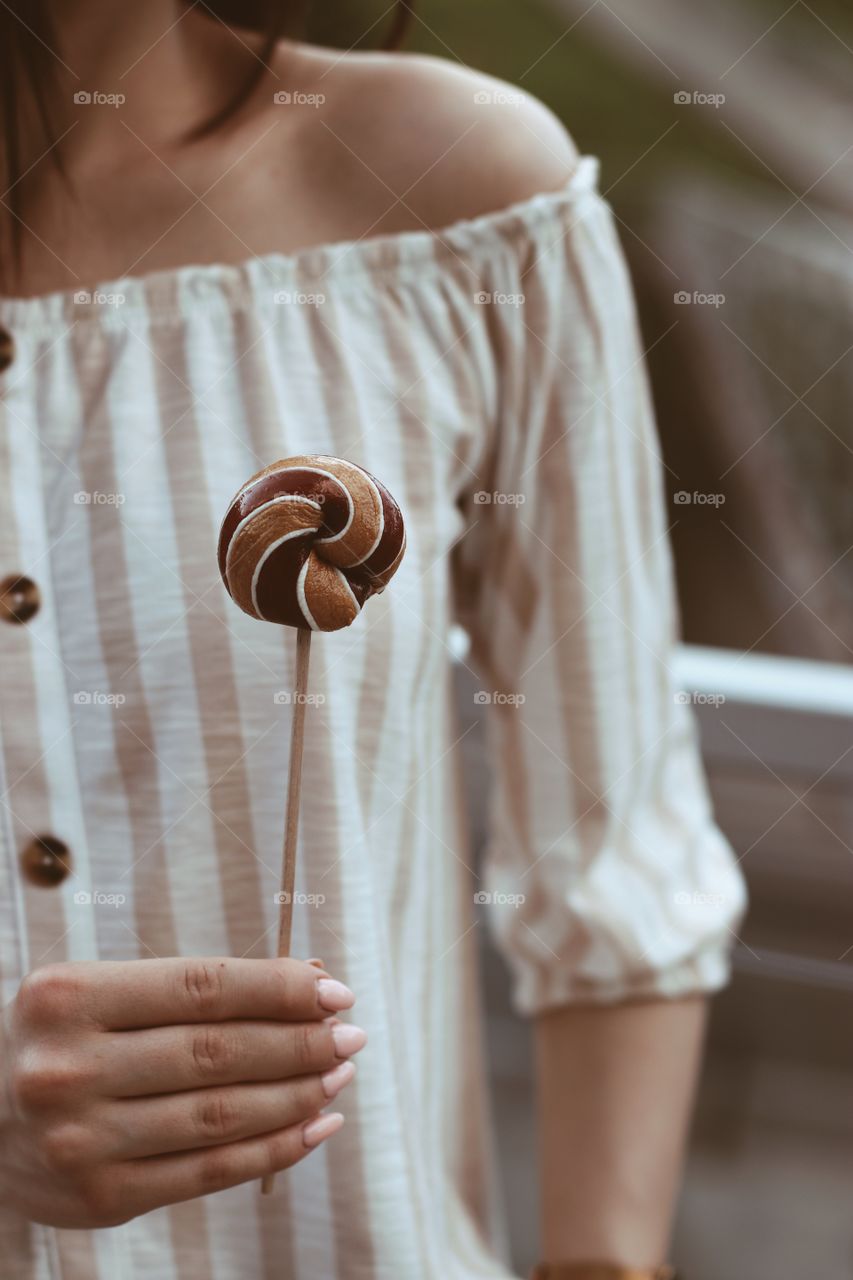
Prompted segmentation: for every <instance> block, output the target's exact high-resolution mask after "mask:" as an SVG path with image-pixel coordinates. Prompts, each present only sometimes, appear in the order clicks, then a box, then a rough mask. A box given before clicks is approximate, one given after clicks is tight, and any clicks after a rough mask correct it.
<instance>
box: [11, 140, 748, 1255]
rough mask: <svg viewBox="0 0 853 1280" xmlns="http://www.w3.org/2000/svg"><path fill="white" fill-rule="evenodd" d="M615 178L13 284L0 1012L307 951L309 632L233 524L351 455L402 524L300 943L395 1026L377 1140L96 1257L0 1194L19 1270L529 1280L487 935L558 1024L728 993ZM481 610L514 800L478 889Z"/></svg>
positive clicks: (104, 1242)
mask: <svg viewBox="0 0 853 1280" xmlns="http://www.w3.org/2000/svg"><path fill="white" fill-rule="evenodd" d="M596 183H597V166H596V163H595V161H594V160H590V159H587V160H584V161H583V162H582V163H581V164H580V167H579V168H578V170H577V172H576V173H575V175H574V177H573V178H572V180H571V182H570V183H569V185H568V186H567V187H566V188H565V189H564V190H562V191H560V192H557V193H553V194H542V195H539V196H536V197H534V198H533V199H531V200H529V201H526V202H525V203H522V204H519V205H516V206H514V207H512V208H509V209H506V210H503V211H500V212H497V213H494V214H490V215H487V216H485V217H481V218H478V219H476V220H474V221H469V222H465V223H461V224H458V225H456V226H454V227H452V228H450V229H448V230H447V231H446V232H444V233H442V234H440V235H432V234H430V233H427V232H413V233H405V234H401V235H395V236H388V237H383V238H379V239H374V240H367V241H362V242H359V243H356V244H351V245H339V246H332V247H321V248H315V249H310V250H307V251H305V252H303V253H299V254H297V255H295V256H293V257H283V256H279V255H269V256H265V257H263V258H259V259H254V260H251V261H248V262H246V263H245V264H244V265H241V266H199V267H196V266H189V267H186V268H183V269H181V270H177V271H166V272H161V273H157V274H154V275H152V276H149V277H146V278H142V279H132V280H124V281H121V282H118V283H115V284H111V285H104V286H103V287H102V289H101V290H99V291H98V293H97V294H95V295H93V296H92V297H91V298H89V299H85V298H84V299H82V300H81V299H79V298H75V295H73V294H56V295H51V296H47V297H40V298H35V299H27V300H6V301H2V302H0V323H2V325H3V326H4V327H5V329H6V330H7V331H8V333H9V334H10V335H11V352H12V356H13V359H12V362H11V364H10V366H9V367H8V368H7V369H6V370H5V372H4V373H3V374H2V377H0V396H2V399H0V578H2V579H3V580H4V581H5V582H6V597H5V598H6V599H7V602H8V600H12V601H13V605H11V606H7V608H6V611H5V614H4V616H3V618H2V619H0V797H2V806H0V974H2V993H3V998H4V1001H9V1000H12V999H13V998H14V996H15V992H16V989H17V986H18V983H19V982H20V979H21V977H22V975H23V974H24V973H26V972H27V971H28V970H29V969H31V968H34V967H36V966H38V965H41V964H44V963H47V962H51V961H60V960H71V961H73V960H84V959H85V960H92V959H98V958H101V959H107V958H109V959H115V960H136V959H144V958H145V957H150V956H172V955H217V954H228V955H234V956H265V955H270V954H272V953H273V951H274V946H275V923H276V918H277V906H276V903H275V894H276V890H277V887H278V876H279V861H280V844H281V832H282V809H283V792H284V779H285V776H286V767H287V750H288V736H289V735H288V729H289V722H290V714H291V709H290V707H289V706H288V705H287V702H286V700H283V699H282V697H281V694H282V693H285V694H286V691H287V690H288V689H289V687H290V683H291V680H292V677H293V659H294V633H293V632H292V631H285V630H282V629H279V628H276V627H273V626H270V625H265V624H263V623H259V622H256V621H254V620H252V619H250V618H248V617H246V616H244V615H243V614H242V613H240V612H239V611H238V610H236V609H235V607H234V605H233V604H232V603H231V601H230V600H229V599H228V597H227V595H226V593H225V591H224V589H223V587H222V585H221V582H220V578H219V573H218V570H217V563H216V555H215V551H216V537H217V530H218V525H219V521H220V519H221V517H222V515H223V513H224V511H225V508H226V506H227V503H228V500H229V499H230V497H231V495H232V493H233V492H234V490H235V488H236V487H237V485H238V484H240V483H241V482H242V481H243V480H245V479H246V478H247V477H248V476H249V475H250V474H252V473H253V472H254V471H256V470H258V469H259V468H260V467H262V466H264V465H266V464H267V463H269V462H271V461H274V460H275V459H276V458H279V457H283V456H287V455H291V454H302V453H328V454H336V455H340V456H342V457H347V458H351V459H352V460H353V461H356V462H358V463H360V464H361V465H363V466H365V467H367V468H368V470H370V471H372V472H374V473H375V474H377V475H378V476H380V477H381V478H382V480H383V481H384V482H385V483H386V484H387V485H388V487H389V488H390V490H391V491H392V492H393V493H394V494H395V496H396V497H397V498H398V500H399V501H400V504H401V506H402V508H403V510H404V513H405V516H406V520H407V525H408V537H409V545H408V553H407V556H406V560H405V563H404V565H403V567H402V569H401V570H400V572H399V574H398V575H397V578H396V579H395V581H394V583H393V584H392V586H391V588H389V590H388V591H387V592H386V593H385V594H384V595H382V596H381V597H379V598H378V599H375V600H373V601H371V603H370V605H369V606H368V607H367V609H366V610H365V613H364V615H363V616H362V617H361V618H360V619H359V620H358V621H357V622H356V623H355V624H354V625H353V626H352V628H351V629H349V630H347V631H344V632H340V633H337V634H334V635H320V636H318V637H316V638H315V642H314V647H313V655H312V676H311V691H312V693H313V694H314V695H315V705H313V706H311V707H310V708H309V715H310V719H309V727H308V733H307V742H306V757H305V793H304V797H303V815H302V830H301V853H300V869H299V878H298V889H299V894H300V900H299V901H298V903H297V908H296V921H295V937H294V953H295V954H297V955H302V956H306V957H307V956H311V955H319V956H322V957H324V959H325V961H326V964H327V966H328V968H329V969H330V970H331V972H332V973H333V974H334V975H335V976H337V977H339V978H341V979H343V980H344V981H346V982H347V983H349V984H350V985H351V986H352V987H353V988H354V990H355V991H356V993H357V995H358V1006H357V1015H358V1020H359V1022H360V1024H361V1025H363V1026H364V1027H365V1028H366V1029H367V1031H368V1033H369V1035H370V1043H369V1045H368V1048H367V1049H366V1050H365V1052H364V1054H363V1055H362V1057H361V1059H360V1063H359V1065H360V1070H359V1076H358V1082H357V1084H356V1085H355V1086H353V1088H352V1089H351V1091H349V1092H348V1093H347V1094H346V1095H344V1097H343V1099H342V1109H343V1110H344V1111H345V1113H346V1117H347V1124H346V1126H345V1128H344V1129H343V1131H342V1133H341V1134H340V1135H339V1136H338V1137H336V1138H335V1139H334V1140H333V1141H332V1142H330V1143H329V1144H328V1145H327V1146H326V1147H325V1148H323V1149H321V1150H320V1151H318V1152H317V1153H315V1154H313V1155H311V1156H310V1157H309V1158H308V1159H307V1160H306V1161H305V1162H304V1163H303V1164H301V1165H300V1166H299V1167H298V1168H296V1169H295V1170H293V1171H292V1172H290V1173H289V1174H286V1175H284V1176H282V1177H280V1178H279V1180H278V1184H277V1190H276V1193H275V1195H274V1196H273V1197H270V1198H261V1197H260V1195H259V1193H258V1188H257V1186H256V1185H250V1186H244V1187H242V1188H239V1189H237V1190H233V1191H228V1192H225V1193H222V1194H220V1195H217V1196H213V1197H210V1198H208V1199H207V1200H198V1201H195V1202H192V1203H188V1204H183V1205H179V1206H177V1207H174V1208H171V1209H164V1210H162V1211H160V1212H156V1213H153V1214H150V1215H148V1216H146V1217H143V1218H140V1219H137V1220H136V1221H132V1222H130V1223H129V1224H127V1225H125V1226H123V1227H120V1228H117V1229H114V1230H109V1231H100V1232H93V1233H86V1232H71V1231H56V1230H52V1229H48V1228H45V1227H41V1226H31V1225H29V1224H27V1223H26V1222H24V1221H22V1220H20V1219H19V1218H17V1217H16V1216H15V1215H14V1214H12V1213H10V1212H9V1211H8V1209H6V1208H4V1207H2V1206H0V1253H2V1259H3V1261H2V1275H3V1277H4V1280H60V1278H61V1280H143V1277H144V1278H145V1280H149V1278H151V1280H474V1277H477V1278H482V1280H487V1278H488V1280H506V1278H507V1277H508V1276H509V1275H510V1274H511V1271H510V1269H509V1268H508V1266H507V1263H506V1261H505V1259H504V1257H503V1254H502V1242H501V1238H500V1236H501V1233H500V1229H499V1222H500V1212H499V1208H498V1206H497V1204H496V1197H495V1193H494V1184H495V1178H494V1169H493V1157H492V1151H491V1146H490V1137H489V1124H488V1118H487V1106H486V1104H485V1102H484V1088H483V1080H484V1063H483V1055H482V1051H481V1048H480V1026H479V1014H478V994H477V974H476V939H477V936H478V932H479V931H478V929H477V928H475V927H473V926H474V924H475V921H477V920H479V921H480V922H481V924H482V925H484V926H485V924H486V923H488V924H489V925H490V926H491V927H492V928H493V929H494V931H495V935H496V937H497V940H498V943H499V945H500V946H501V948H502V949H503V950H504V952H505V954H506V956H507V958H508V960H509V964H510V968H511V971H512V973H513V982H514V994H515V999H516V1004H517V1007H518V1008H519V1009H520V1010H522V1011H523V1012H526V1013H535V1012H536V1011H538V1010H541V1009H544V1008H548V1007H553V1006H556V1005H559V1004H561V1003H566V1002H569V1001H573V1000H599V1001H612V1000H618V999H621V998H624V997H632V996H648V995H650V994H654V993H664V994H668V995H674V994H678V993H684V992H691V991H696V990H703V989H704V990H710V989H714V988H716V987H718V986H719V985H721V984H722V983H723V982H724V980H725V977H726V972H727V963H728V962H727V944H728V942H729V940H730V929H731V928H732V927H733V924H734V922H735V921H736V920H737V917H738V914H739V912H740V910H741V907H742V900H743V892H742V887H741V882H740V879H739V876H738V872H737V870H736V868H735V866H734V862H733V859H732V856H731V853H730V851H729V849H728V847H727V845H726V843H725V841H724V840H723V838H722V837H721V836H720V834H719V832H718V831H717V830H716V828H715V827H714V825H713V821H712V818H711V816H710V814H709V808H708V801H707V796H706V790H705V785H704V782H703V779H702V775H701V769H700V764H699V759H698V756H697V749H696V740H695V734H694V729H693V725H692V721H691V718H690V714H689V709H688V708H687V707H685V706H684V705H683V704H682V701H680V700H679V698H678V697H677V696H676V691H675V689H674V687H673V683H672V680H671V677H670V657H671V646H672V641H673V634H674V628H675V626H676V618H675V608H674V603H673V591H672V574H671V564H670V556H669V551H668V548H667V538H666V530H667V523H668V517H667V513H666V511H665V509H664V505H663V497H662V487H661V483H660V468H659V457H658V448H657V444H656V440H655V433H654V426H653V421H652V415H651V411H650V402H649V396H648V392H647V386H646V380H645V374H644V370H643V364H642V355H641V351H640V346H639V342H638V336H637V330H636V322H635V318H634V313H633V307H632V303H631V299H630V290H629V285H628V282H627V279H626V274H625V269H624V265H623V261H622V257H621V254H620V250H619V247H618V241H617V238H616V235H615V232H614V227H613V223H612V218H611V215H610V213H609V210H608V208H607V205H606V204H605V203H604V201H603V200H602V199H601V197H600V196H599V195H598V193H597V185H596ZM20 578H25V579H28V580H29V581H28V582H26V583H25V584H23V586H21V585H20V584H19V586H18V587H10V585H9V584H10V582H13V581H14V580H16V579H20ZM36 592H38V593H39V594H38V601H39V602H40V607H39V608H38V609H37V611H34V605H33V608H30V609H26V608H24V609H20V610H19V611H18V612H19V614H20V616H21V618H22V619H26V620H21V621H16V615H15V607H16V606H15V605H14V601H16V600H17V601H20V599H21V598H22V597H26V598H27V599H28V600H29V601H30V602H35V601H36V594H35V593H36ZM30 615H31V616H30ZM454 623H461V624H462V625H463V626H464V627H465V629H466V630H467V631H468V633H469V634H470V636H471V639H472V645H471V652H470V655H469V656H468V657H467V658H466V659H465V660H466V661H467V662H468V664H469V665H470V666H471V667H472V669H474V670H475V671H476V672H477V673H478V687H479V689H480V691H481V692H480V694H479V695H478V699H477V704H476V714H477V716H478V717H481V718H482V719H483V720H485V721H486V722H487V725H488V741H489V743H490V756H491V760H492V764H493V767H494V775H495V786H494V800H493V804H492V811H491V816H490V829H491V841H490V845H489V850H488V857H487V861H486V868H485V870H484V872H483V874H482V878H477V877H476V876H475V874H474V872H473V871H472V869H471V856H470V852H469V849H468V848H467V847H466V838H465V822H464V815H463V812H462V805H461V802H460V784H459V772H460V767H459V757H460V747H459V742H458V739H459V736H460V734H459V729H458V728H457V723H456V714H455V709H454V699H453V696H452V686H451V671H452V660H451V653H450V647H449V641H450V637H451V634H452V628H453V626H454ZM277 695H278V696H277ZM43 837H51V839H52V840H53V841H55V842H57V843H55V844H50V843H49V842H48V844H47V845H44V844H42V845H36V846H35V850H36V855H38V854H39V851H41V855H43V856H41V857H39V856H35V861H34V853H33V841H34V840H36V839H37V838H43ZM57 850H58V851H59V860H60V863H61V862H62V861H63V860H64V861H65V862H67V863H68V865H70V868H71V874H69V875H67V876H65V878H64V879H61V878H60V877H61V874H62V870H64V868H61V867H60V868H57V874H56V875H55V876H52V875H51V874H49V868H48V870H46V867H47V864H49V863H50V862H51V858H53V859H54V861H55V859H56V856H57ZM51 851H52V852H51ZM63 851H64V852H63ZM483 899H486V901H483Z"/></svg>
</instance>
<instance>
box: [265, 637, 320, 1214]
mask: <svg viewBox="0 0 853 1280" xmlns="http://www.w3.org/2000/svg"><path fill="white" fill-rule="evenodd" d="M310 659H311V632H310V631H309V630H308V628H307V627H300V628H299V630H298V631H297V632H296V682H295V688H294V693H293V696H294V706H293V720H292V723H291V730H290V773H289V775H288V779H287V809H286V816H285V820H284V853H283V856H282V873H281V898H280V903H279V917H278V955H279V956H288V955H290V935H291V930H292V926H293V892H294V888H295V885H296V845H297V841H298V838H299V801H300V798H301V795H302V752H303V748H304V746H305V708H306V706H307V694H308V664H309V662H310ZM274 1183H275V1174H268V1175H267V1177H266V1178H264V1180H263V1182H262V1183H261V1191H262V1192H263V1194H264V1195H265V1196H268V1195H269V1194H270V1193H271V1192H272V1189H273V1184H274Z"/></svg>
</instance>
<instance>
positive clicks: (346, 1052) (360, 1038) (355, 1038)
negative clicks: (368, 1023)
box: [332, 1022, 367, 1058]
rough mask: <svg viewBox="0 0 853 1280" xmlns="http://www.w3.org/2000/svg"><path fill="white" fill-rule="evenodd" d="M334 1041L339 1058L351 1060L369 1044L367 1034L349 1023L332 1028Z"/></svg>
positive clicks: (342, 1023) (341, 1023)
mask: <svg viewBox="0 0 853 1280" xmlns="http://www.w3.org/2000/svg"><path fill="white" fill-rule="evenodd" d="M332 1039H333V1040H334V1042H335V1053H336V1054H337V1055H338V1057H339V1058H351V1057H352V1055H353V1054H354V1053H358V1052H359V1051H360V1050H361V1049H363V1048H364V1046H365V1045H366V1044H367V1032H366V1031H363V1030H362V1029H361V1027H354V1026H352V1024H351V1023H349V1022H339V1023H338V1025H337V1026H336V1027H332Z"/></svg>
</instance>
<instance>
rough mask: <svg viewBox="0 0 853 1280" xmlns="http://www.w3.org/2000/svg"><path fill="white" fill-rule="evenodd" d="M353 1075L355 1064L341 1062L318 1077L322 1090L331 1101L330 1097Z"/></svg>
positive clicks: (337, 1092)
mask: <svg viewBox="0 0 853 1280" xmlns="http://www.w3.org/2000/svg"><path fill="white" fill-rule="evenodd" d="M354 1075H355V1064H354V1063H352V1062H342V1063H341V1064H340V1066H338V1067H332V1069H331V1071H327V1072H326V1073H325V1075H322V1076H321V1077H320V1083H321V1084H322V1086H323V1092H324V1093H325V1095H326V1097H327V1098H328V1099H329V1101H330V1102H331V1100H332V1098H336V1097H337V1096H338V1094H339V1093H340V1091H341V1089H343V1088H344V1087H345V1086H346V1085H348V1084H349V1082H350V1081H351V1080H352V1078H353V1076H354Z"/></svg>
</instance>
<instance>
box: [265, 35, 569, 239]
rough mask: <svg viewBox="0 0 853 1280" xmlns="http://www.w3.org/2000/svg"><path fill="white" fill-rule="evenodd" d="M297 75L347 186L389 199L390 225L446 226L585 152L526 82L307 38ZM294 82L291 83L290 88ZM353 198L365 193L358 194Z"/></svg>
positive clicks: (550, 176)
mask: <svg viewBox="0 0 853 1280" xmlns="http://www.w3.org/2000/svg"><path fill="white" fill-rule="evenodd" d="M297 61H298V70H296V71H295V70H294V62H293V60H292V57H291V58H290V60H289V61H287V57H285V62H283V64H282V67H284V65H285V63H286V64H287V66H288V72H287V73H286V74H289V75H290V78H291V80H292V79H294V76H295V78H296V79H298V80H299V81H300V82H301V83H303V84H304V86H305V89H304V90H303V91H304V92H307V93H309V94H313V95H315V98H321V99H322V101H321V102H319V103H318V104H317V105H316V108H315V109H316V117H315V120H316V124H315V126H314V127H313V129H312V132H313V133H314V135H315V138H314V141H315V144H316V146H317V148H318V150H319V152H322V153H325V154H326V155H327V157H328V160H329V163H330V167H331V171H333V172H334V173H335V175H336V178H335V186H336V188H337V189H338V190H339V191H346V192H350V191H353V192H356V193H364V192H367V191H370V192H371V193H372V195H371V197H370V199H371V200H373V199H375V200H376V202H377V206H378V205H381V204H382V203H383V202H384V204H385V205H386V206H390V208H389V211H388V213H387V215H386V216H385V217H383V219H382V227H381V229H383V230H397V229H405V228H406V227H409V226H411V227H418V226H424V225H426V226H428V227H431V228H440V227H442V226H448V225H450V224H452V223H453V222H456V221H459V220H460V219H465V218H472V217H477V216H479V215H480V214H484V213H489V212H492V211H494V210H497V209H501V208H505V207H506V206H507V205H510V204H514V203H516V202H518V201H522V200H526V199H528V198H530V197H532V196H533V195H535V194H538V193H539V192H541V191H553V190H558V189H559V188H560V187H562V186H564V185H565V183H566V182H567V181H568V179H569V178H570V176H571V174H572V172H573V170H574V169H575V167H576V165H577V161H578V156H577V151H576V149H575V146H574V144H573V142H572V140H571V138H570V136H569V134H568V133H567V132H566V129H565V128H564V126H563V125H562V124H561V122H560V121H559V120H558V119H557V117H556V116H555V115H554V114H553V113H552V112H551V111H550V110H549V109H548V108H547V107H546V106H544V105H543V104H542V103H541V102H539V101H537V100H536V99H535V98H533V97H532V96H531V95H530V94H528V93H525V92H524V91H523V90H521V89H518V88H517V87H515V86H513V85H511V84H507V83H504V82H503V81H500V80H496V79H494V78H492V77H491V76H487V75H484V74H483V73H482V72H479V71H473V70H471V69H470V68H468V67H464V66H461V65H459V64H457V63H453V62H450V61H446V60H444V59H441V58H432V57H428V56H424V55H419V54H405V53H404V54H398V53H369V54H343V55H341V54H339V53H337V52H335V51H332V50H328V49H319V48H316V47H313V46H302V47H301V50H300V53H299V56H298V60H297ZM285 92H287V90H285ZM356 198H359V197H358V196H356Z"/></svg>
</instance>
